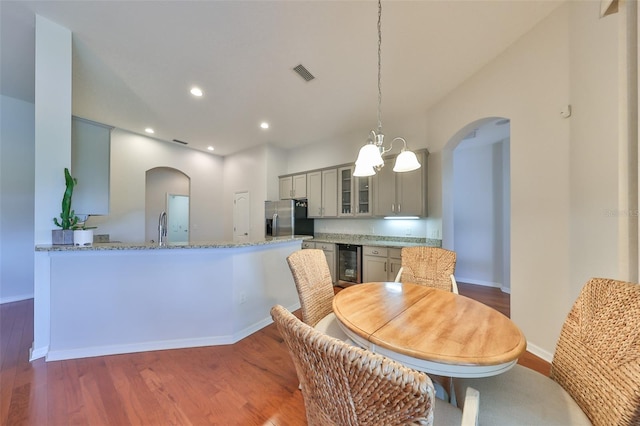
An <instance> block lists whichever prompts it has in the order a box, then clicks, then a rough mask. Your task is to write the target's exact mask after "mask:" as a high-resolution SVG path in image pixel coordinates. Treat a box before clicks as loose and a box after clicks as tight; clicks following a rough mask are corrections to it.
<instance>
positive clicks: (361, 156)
mask: <svg viewBox="0 0 640 426" xmlns="http://www.w3.org/2000/svg"><path fill="white" fill-rule="evenodd" d="M381 71H382V2H381V0H378V130H377V131H375V130H372V131H371V137H370V139H369V142H368V143H367V144H366V145H364V146H363V147H362V148H360V151H359V152H358V158H357V159H356V168H355V170H354V172H353V175H354V176H360V177H362V176H373V175H375V174H376V171H378V170H380V169H381V168H382V167H384V160H383V159H382V155H383V154H384V153H386V152H389V151H391V148H393V143H394V142H395V141H397V140H400V141H402V142H403V143H404V146H403V147H402V151H401V152H400V154H399V155H398V157H397V158H396V163H395V166H394V167H393V171H394V172H398V173H403V172H410V171H413V170H417V169H419V168H420V163H419V162H418V158H417V157H416V154H414V153H413V152H411V151H409V150H407V141H406V140H404V138H395V139H393V140H392V141H391V145H390V146H389V147H388V148H386V147H385V146H384V134H383V133H382V84H381V78H380V75H381Z"/></svg>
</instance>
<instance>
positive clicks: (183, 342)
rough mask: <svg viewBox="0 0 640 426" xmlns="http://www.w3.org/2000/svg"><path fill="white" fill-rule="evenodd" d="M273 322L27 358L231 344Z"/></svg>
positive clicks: (34, 354) (42, 350)
mask: <svg viewBox="0 0 640 426" xmlns="http://www.w3.org/2000/svg"><path fill="white" fill-rule="evenodd" d="M287 309H288V310H289V311H291V312H293V311H295V310H297V309H300V302H297V303H294V304H293V305H291V306H289V307H287ZM272 322H273V319H272V318H271V316H268V317H266V318H264V319H262V320H260V321H257V322H256V323H254V324H252V325H250V326H249V327H246V328H244V329H242V330H240V331H238V332H236V333H234V334H233V335H231V336H211V337H202V338H197V339H178V340H163V341H154V342H144V343H133V344H126V345H110V346H99V347H89V348H77V349H67V350H60V351H56V350H53V351H49V348H48V347H46V348H38V349H33V348H32V349H31V351H30V356H29V360H30V361H34V360H36V359H38V358H42V357H45V359H46V360H47V361H60V360H64V359H76V358H89V357H94V356H105V355H116V354H124V353H136V352H148V351H159V350H165V349H183V348H196V347H202V346H216V345H231V344H233V343H236V342H238V341H240V340H242V339H244V338H245V337H247V336H249V335H251V334H253V333H255V332H256V331H258V330H261V329H262V328H264V327H266V326H268V325H269V324H271V323H272Z"/></svg>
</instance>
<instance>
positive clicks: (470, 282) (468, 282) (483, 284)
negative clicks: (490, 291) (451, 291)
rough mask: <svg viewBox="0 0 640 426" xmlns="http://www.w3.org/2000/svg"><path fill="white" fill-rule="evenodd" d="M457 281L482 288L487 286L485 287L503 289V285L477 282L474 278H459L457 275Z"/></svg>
mask: <svg viewBox="0 0 640 426" xmlns="http://www.w3.org/2000/svg"><path fill="white" fill-rule="evenodd" d="M456 281H457V282H459V283H467V284H475V285H482V286H485V287H498V288H502V284H500V283H493V282H491V281H481V280H476V279H473V278H464V277H459V276H457V275H456Z"/></svg>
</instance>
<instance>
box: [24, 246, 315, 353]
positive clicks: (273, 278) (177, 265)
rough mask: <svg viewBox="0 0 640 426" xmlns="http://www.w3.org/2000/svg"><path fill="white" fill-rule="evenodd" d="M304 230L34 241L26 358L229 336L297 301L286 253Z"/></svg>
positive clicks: (226, 340)
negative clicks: (165, 240) (274, 234)
mask: <svg viewBox="0 0 640 426" xmlns="http://www.w3.org/2000/svg"><path fill="white" fill-rule="evenodd" d="M307 238H309V237H286V238H284V237H283V238H274V239H268V240H265V239H263V240H258V241H248V242H237V243H236V242H209V243H193V244H182V245H170V244H169V245H166V246H158V245H152V244H132V243H100V244H94V245H93V246H89V247H74V246H57V245H56V246H53V245H39V246H36V248H35V291H34V293H35V294H34V341H33V346H32V348H31V354H30V358H31V359H32V360H34V359H37V358H41V357H45V358H46V360H47V361H50V360H59V359H70V358H82V357H88V356H98V355H109V354H118V353H129V352H140V351H149V350H160V349H172V348H184V347H195V346H208V345H220V344H231V343H235V342H237V341H239V340H241V339H242V338H244V337H246V336H248V335H250V334H252V333H253V332H255V331H257V330H259V329H261V328H262V327H264V326H266V325H268V324H270V323H271V317H270V316H269V310H270V308H271V307H272V306H273V305H275V304H281V305H283V306H286V307H287V308H288V309H290V310H295V309H298V308H299V307H300V303H299V300H298V296H297V293H296V289H295V285H294V283H293V279H292V277H291V273H290V271H289V268H288V266H287V262H286V257H287V256H288V255H289V254H291V253H293V252H294V251H296V250H299V249H300V248H301V244H302V241H303V240H304V239H307Z"/></svg>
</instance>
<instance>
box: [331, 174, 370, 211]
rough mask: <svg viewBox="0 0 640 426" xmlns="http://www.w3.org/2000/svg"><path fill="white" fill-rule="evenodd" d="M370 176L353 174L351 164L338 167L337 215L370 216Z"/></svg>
mask: <svg viewBox="0 0 640 426" xmlns="http://www.w3.org/2000/svg"><path fill="white" fill-rule="evenodd" d="M371 182H372V179H371V176H368V177H355V176H353V166H351V167H340V168H339V169H338V197H339V200H338V201H339V203H340V206H339V211H338V216H341V217H347V216H350V217H353V216H371V215H372V213H371V212H372V206H373V204H372V203H371Z"/></svg>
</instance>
